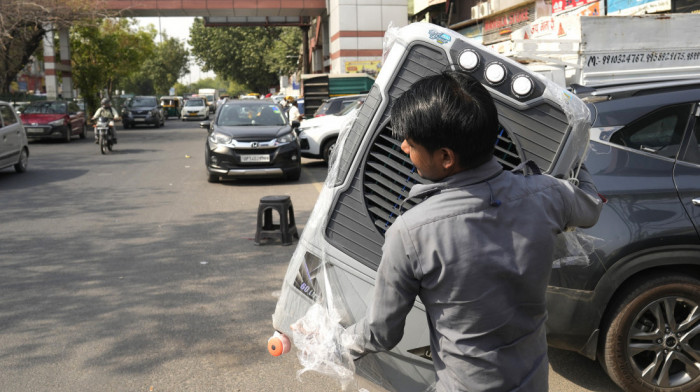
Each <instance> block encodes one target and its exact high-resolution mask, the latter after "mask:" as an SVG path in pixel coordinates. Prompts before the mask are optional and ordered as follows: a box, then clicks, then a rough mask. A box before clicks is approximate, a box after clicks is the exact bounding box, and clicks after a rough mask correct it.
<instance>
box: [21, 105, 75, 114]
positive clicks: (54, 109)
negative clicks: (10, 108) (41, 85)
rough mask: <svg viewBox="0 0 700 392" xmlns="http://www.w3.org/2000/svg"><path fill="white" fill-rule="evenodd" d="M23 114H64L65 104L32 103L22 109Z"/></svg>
mask: <svg viewBox="0 0 700 392" xmlns="http://www.w3.org/2000/svg"><path fill="white" fill-rule="evenodd" d="M23 113H24V114H64V113H66V104H65V102H33V103H31V104H29V105H27V107H26V108H25V109H24V112H23Z"/></svg>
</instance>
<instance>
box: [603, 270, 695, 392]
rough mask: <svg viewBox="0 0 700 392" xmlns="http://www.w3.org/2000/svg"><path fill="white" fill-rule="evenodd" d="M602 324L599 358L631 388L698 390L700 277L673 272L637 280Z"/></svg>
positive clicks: (617, 380)
mask: <svg viewBox="0 0 700 392" xmlns="http://www.w3.org/2000/svg"><path fill="white" fill-rule="evenodd" d="M612 310H613V312H612V313H611V316H610V317H609V318H608V320H609V321H608V323H606V324H604V325H603V335H602V336H603V340H602V344H603V347H601V356H600V360H601V363H602V364H603V368H605V370H606V371H607V373H608V375H609V376H610V378H611V379H612V380H613V381H614V382H615V383H616V384H618V385H619V386H620V387H621V388H622V389H623V390H625V391H630V392H651V391H655V392H661V391H663V392H681V391H697V390H700V317H699V314H700V281H699V280H697V279H693V278H691V277H688V276H684V275H680V274H675V275H673V274H672V275H667V276H659V277H654V278H651V279H648V280H645V281H641V284H638V285H637V286H636V287H635V288H634V289H632V290H629V291H628V292H626V294H624V295H623V296H622V297H620V301H619V302H617V306H613V308H612Z"/></svg>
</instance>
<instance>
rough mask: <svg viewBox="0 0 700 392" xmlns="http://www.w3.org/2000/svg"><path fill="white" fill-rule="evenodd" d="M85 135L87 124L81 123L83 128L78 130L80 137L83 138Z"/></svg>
mask: <svg viewBox="0 0 700 392" xmlns="http://www.w3.org/2000/svg"><path fill="white" fill-rule="evenodd" d="M86 137H87V125H86V124H83V129H82V130H81V131H80V138H81V139H85V138H86Z"/></svg>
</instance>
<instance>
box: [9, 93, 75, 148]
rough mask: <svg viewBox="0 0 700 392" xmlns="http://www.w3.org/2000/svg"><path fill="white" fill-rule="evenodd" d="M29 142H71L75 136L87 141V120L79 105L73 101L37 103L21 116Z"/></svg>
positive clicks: (26, 108) (27, 108)
mask: <svg viewBox="0 0 700 392" xmlns="http://www.w3.org/2000/svg"><path fill="white" fill-rule="evenodd" d="M20 118H21V119H22V124H24V128H25V129H26V131H27V138H28V139H29V140H40V139H60V140H64V141H66V142H70V141H71V138H72V137H73V136H75V135H77V136H80V138H81V139H85V136H86V134H87V120H86V117H85V112H83V111H82V110H81V109H80V107H79V106H78V104H76V103H75V102H72V101H37V102H32V103H30V104H29V105H27V107H25V108H24V110H23V111H22V114H21V115H20Z"/></svg>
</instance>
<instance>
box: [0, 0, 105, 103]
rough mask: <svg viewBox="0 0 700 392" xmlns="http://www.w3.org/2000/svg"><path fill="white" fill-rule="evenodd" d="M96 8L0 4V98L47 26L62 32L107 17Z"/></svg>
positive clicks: (48, 1)
mask: <svg viewBox="0 0 700 392" xmlns="http://www.w3.org/2000/svg"><path fill="white" fill-rule="evenodd" d="M98 5H99V2H95V1H93V0H60V1H56V0H0V94H1V93H7V92H9V88H10V84H11V83H12V81H13V80H14V79H15V77H16V76H17V74H18V73H19V72H20V71H21V70H22V69H23V68H24V67H25V66H26V65H27V64H28V63H29V61H30V58H31V56H32V54H33V53H34V52H36V50H37V49H38V48H39V45H41V42H42V41H41V40H42V38H43V37H44V34H45V33H46V27H47V26H48V25H52V26H54V27H56V28H62V27H66V26H69V25H71V24H72V23H75V22H78V21H81V22H85V21H90V20H94V19H95V18H100V17H104V16H107V13H106V12H105V11H103V10H101V9H100V8H99V6H98ZM52 38H53V37H52Z"/></svg>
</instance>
